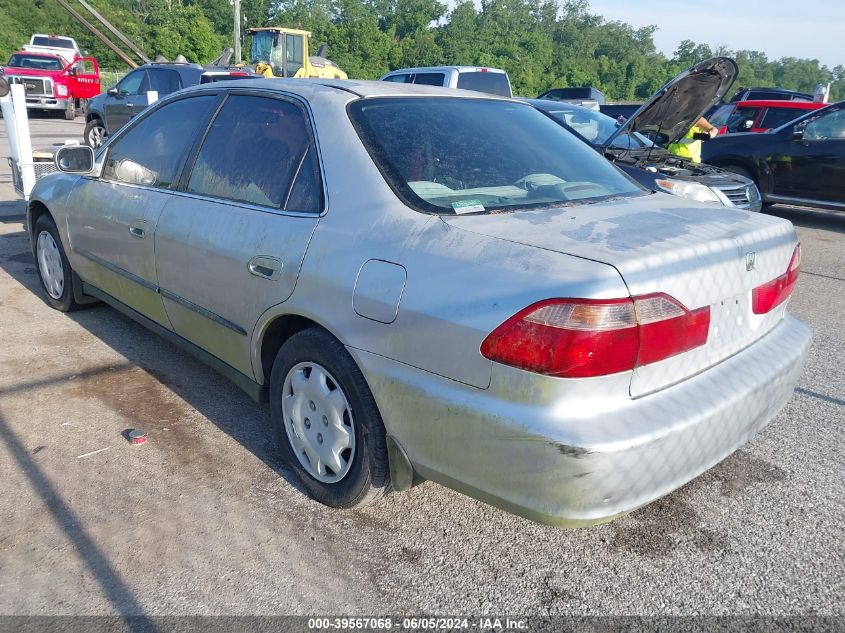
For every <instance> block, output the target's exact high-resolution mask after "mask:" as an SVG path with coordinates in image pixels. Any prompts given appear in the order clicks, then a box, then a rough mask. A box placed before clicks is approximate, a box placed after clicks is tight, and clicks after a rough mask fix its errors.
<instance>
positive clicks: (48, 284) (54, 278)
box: [32, 213, 81, 312]
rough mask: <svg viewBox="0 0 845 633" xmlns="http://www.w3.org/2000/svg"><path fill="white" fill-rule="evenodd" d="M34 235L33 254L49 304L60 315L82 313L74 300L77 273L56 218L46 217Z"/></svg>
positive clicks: (37, 223) (43, 217)
mask: <svg viewBox="0 0 845 633" xmlns="http://www.w3.org/2000/svg"><path fill="white" fill-rule="evenodd" d="M32 235H33V240H32V251H33V254H34V255H35V263H36V266H37V268H38V278H39V279H40V280H41V287H42V288H43V289H44V293H45V295H46V297H45V298H46V300H47V303H48V304H49V305H50V307H51V308H54V309H56V310H58V311H59V312H71V311H73V310H78V309H79V308H80V307H81V306H80V305H79V304H78V303H77V302H76V300H75V299H74V298H73V269H72V268H71V267H70V264H69V263H68V261H67V256H66V255H65V249H64V246H62V239H61V237H60V236H59V230H58V229H57V228H56V223H55V222H54V221H53V218H52V217H50V216H49V215H47V214H46V213H45V214H44V215H42V216H40V217H39V218H38V220H36V221H35V227H34V230H33V232H32Z"/></svg>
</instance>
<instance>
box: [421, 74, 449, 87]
mask: <svg viewBox="0 0 845 633" xmlns="http://www.w3.org/2000/svg"><path fill="white" fill-rule="evenodd" d="M445 79H446V75H444V74H443V73H417V74H416V75H414V83H415V84H420V85H423V86H442V85H443V82H444V80H445Z"/></svg>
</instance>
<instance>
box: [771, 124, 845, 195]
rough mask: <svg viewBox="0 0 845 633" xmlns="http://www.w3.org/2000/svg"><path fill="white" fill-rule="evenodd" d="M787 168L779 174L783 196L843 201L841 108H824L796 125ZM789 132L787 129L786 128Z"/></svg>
mask: <svg viewBox="0 0 845 633" xmlns="http://www.w3.org/2000/svg"><path fill="white" fill-rule="evenodd" d="M797 130H798V133H797V134H794V133H793V138H792V140H791V141H790V148H789V159H790V160H789V163H790V165H789V169H788V170H783V173H782V174H781V175H780V178H779V180H780V183H779V184H780V185H781V187H782V188H783V190H784V194H785V195H790V196H793V197H797V198H806V199H809V200H823V201H827V202H839V203H842V202H845V107H840V108H825V109H824V110H823V111H820V113H819V114H818V115H816V116H812V117H809V118H807V119H804V120H803V121H801V122H800V123H799V124H798V125H797ZM785 131H786V133H787V134H789V133H790V128H789V127H787V128H786V130H785Z"/></svg>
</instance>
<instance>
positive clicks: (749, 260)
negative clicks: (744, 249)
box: [745, 251, 757, 271]
mask: <svg viewBox="0 0 845 633" xmlns="http://www.w3.org/2000/svg"><path fill="white" fill-rule="evenodd" d="M755 268H757V253H755V252H754V251H751V252H750V253H746V254H745V270H746V271H752V270H754V269H755Z"/></svg>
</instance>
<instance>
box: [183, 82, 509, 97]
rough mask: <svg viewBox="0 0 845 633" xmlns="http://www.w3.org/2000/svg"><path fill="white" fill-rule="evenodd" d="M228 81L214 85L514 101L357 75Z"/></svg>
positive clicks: (303, 92) (302, 92)
mask: <svg viewBox="0 0 845 633" xmlns="http://www.w3.org/2000/svg"><path fill="white" fill-rule="evenodd" d="M224 84H225V85H224ZM224 84H219V85H218V84H215V86H214V87H215V88H217V89H222V90H233V89H236V88H248V89H250V90H266V91H269V92H279V93H291V94H298V95H300V96H307V97H310V96H313V95H314V94H315V93H324V94H330V93H334V94H342V93H346V94H352V95H355V96H356V97H362V98H368V97H403V96H436V97H459V98H475V99H491V100H499V101H502V100H504V101H514V100H513V99H510V98H508V97H500V96H498V95H494V94H488V93H485V92H474V91H471V90H459V89H456V88H443V87H440V86H424V85H420V84H398V83H392V82H389V81H369V80H355V79H258V80H256V79H234V80H232V81H226V82H224ZM200 88H208V85H207V84H206V85H203V86H201V87H200V86H192V87H190V88H186V90H195V89H200Z"/></svg>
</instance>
